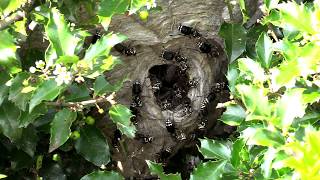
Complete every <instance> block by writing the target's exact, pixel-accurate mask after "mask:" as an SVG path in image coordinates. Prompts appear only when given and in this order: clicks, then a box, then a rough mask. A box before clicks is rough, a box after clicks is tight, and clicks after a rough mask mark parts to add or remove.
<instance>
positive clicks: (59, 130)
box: [49, 108, 77, 152]
mask: <svg viewBox="0 0 320 180" xmlns="http://www.w3.org/2000/svg"><path fill="white" fill-rule="evenodd" d="M76 118H77V113H76V112H74V111H71V110H69V109H67V108H65V109H63V110H61V111H59V112H58V113H57V114H56V115H55V117H54V119H53V121H52V122H51V128H50V133H51V136H50V147H49V152H52V151H54V150H55V149H57V148H59V147H60V146H61V145H63V144H64V143H65V142H66V141H67V140H68V139H69V137H70V134H71V130H70V127H71V125H72V123H73V121H75V120H76Z"/></svg>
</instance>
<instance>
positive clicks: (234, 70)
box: [227, 63, 239, 94]
mask: <svg viewBox="0 0 320 180" xmlns="http://www.w3.org/2000/svg"><path fill="white" fill-rule="evenodd" d="M238 76H239V70H238V67H237V63H233V64H229V67H228V72H227V79H228V84H229V89H230V92H231V93H232V94H234V93H235V91H236V83H237V79H238Z"/></svg>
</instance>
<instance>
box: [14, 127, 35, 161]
mask: <svg viewBox="0 0 320 180" xmlns="http://www.w3.org/2000/svg"><path fill="white" fill-rule="evenodd" d="M38 140H39V138H38V135H37V130H36V129H35V128H34V127H33V126H28V127H27V128H24V129H23V131H22V134H21V137H20V138H19V139H18V140H16V142H15V143H16V144H17V147H18V148H19V149H22V150H23V151H24V152H25V153H27V154H28V155H29V156H30V157H33V156H34V153H35V151H36V147H37V143H38Z"/></svg>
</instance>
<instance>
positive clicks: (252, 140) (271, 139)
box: [242, 127, 285, 147]
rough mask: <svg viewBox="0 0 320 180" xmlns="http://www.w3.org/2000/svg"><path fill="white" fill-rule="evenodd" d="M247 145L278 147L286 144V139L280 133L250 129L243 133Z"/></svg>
mask: <svg viewBox="0 0 320 180" xmlns="http://www.w3.org/2000/svg"><path fill="white" fill-rule="evenodd" d="M242 137H244V139H246V140H247V143H246V144H247V145H260V146H269V147H270V146H271V147H278V146H281V145H283V144H284V143H285V139H284V137H283V136H282V135H281V133H280V132H278V131H276V130H275V131H270V130H267V129H263V128H253V127H249V128H247V129H245V130H244V131H243V132H242Z"/></svg>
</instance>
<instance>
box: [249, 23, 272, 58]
mask: <svg viewBox="0 0 320 180" xmlns="http://www.w3.org/2000/svg"><path fill="white" fill-rule="evenodd" d="M267 30H268V28H267V27H266V26H263V25H255V26H253V27H252V28H250V29H249V30H248V33H247V42H246V54H247V55H248V56H249V57H250V58H252V59H257V57H258V56H257V51H256V44H257V40H258V39H259V37H260V35H261V34H262V33H263V32H266V31H267Z"/></svg>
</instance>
